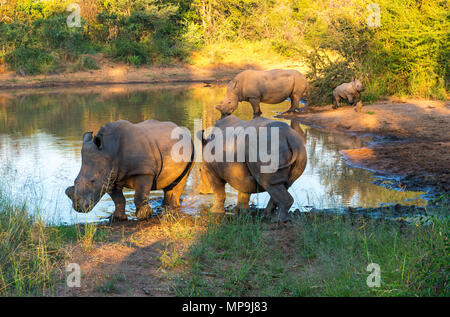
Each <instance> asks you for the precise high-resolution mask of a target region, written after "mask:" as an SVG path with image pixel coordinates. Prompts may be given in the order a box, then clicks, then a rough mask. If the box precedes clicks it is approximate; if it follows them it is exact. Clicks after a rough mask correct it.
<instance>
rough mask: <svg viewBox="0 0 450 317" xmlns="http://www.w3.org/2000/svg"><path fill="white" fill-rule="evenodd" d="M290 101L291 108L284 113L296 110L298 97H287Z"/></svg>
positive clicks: (298, 101) (293, 95)
mask: <svg viewBox="0 0 450 317" xmlns="http://www.w3.org/2000/svg"><path fill="white" fill-rule="evenodd" d="M289 98H290V99H291V107H290V108H289V109H288V111H286V112H295V109H297V108H298V104H299V103H300V98H301V97H300V96H297V95H295V94H292V95H290V96H289Z"/></svg>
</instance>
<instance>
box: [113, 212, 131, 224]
mask: <svg viewBox="0 0 450 317" xmlns="http://www.w3.org/2000/svg"><path fill="white" fill-rule="evenodd" d="M127 220H128V217H127V215H125V214H119V215H116V214H112V215H111V216H110V217H109V222H111V223H113V222H121V221H127Z"/></svg>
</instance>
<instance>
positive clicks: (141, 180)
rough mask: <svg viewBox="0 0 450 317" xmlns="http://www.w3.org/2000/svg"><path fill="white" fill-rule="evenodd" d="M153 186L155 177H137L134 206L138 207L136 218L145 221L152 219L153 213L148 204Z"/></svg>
mask: <svg viewBox="0 0 450 317" xmlns="http://www.w3.org/2000/svg"><path fill="white" fill-rule="evenodd" d="M152 185H153V175H141V176H137V177H136V179H135V183H134V190H135V194H134V204H135V205H136V218H138V219H139V220H145V219H147V218H150V216H151V215H152V213H153V211H152V208H151V207H150V206H149V204H148V196H149V193H150V190H151V189H152Z"/></svg>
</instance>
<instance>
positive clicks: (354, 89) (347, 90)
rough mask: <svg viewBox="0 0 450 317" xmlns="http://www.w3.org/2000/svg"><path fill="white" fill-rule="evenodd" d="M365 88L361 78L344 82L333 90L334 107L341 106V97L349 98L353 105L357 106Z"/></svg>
mask: <svg viewBox="0 0 450 317" xmlns="http://www.w3.org/2000/svg"><path fill="white" fill-rule="evenodd" d="M364 90H365V88H364V86H363V84H362V83H361V81H360V80H359V79H356V80H353V81H352V82H350V83H343V84H340V85H339V86H337V87H336V88H334V90H333V109H337V108H338V107H340V106H341V105H340V103H339V102H340V101H341V99H347V100H348V102H349V103H350V104H351V105H352V106H356V104H357V103H358V101H359V98H360V96H361V92H362V91H364Z"/></svg>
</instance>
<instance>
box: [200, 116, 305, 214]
mask: <svg viewBox="0 0 450 317" xmlns="http://www.w3.org/2000/svg"><path fill="white" fill-rule="evenodd" d="M291 126H292V127H289V125H287V124H286V123H284V122H279V121H272V120H269V119H267V118H264V117H258V118H255V119H253V120H250V121H242V120H240V119H238V118H237V117H235V116H227V117H225V118H222V119H221V120H219V121H217V122H216V124H215V126H214V128H213V130H212V132H211V134H210V135H209V137H208V138H207V139H206V140H205V139H203V164H202V166H201V170H200V180H201V182H204V183H207V184H201V185H200V186H199V187H200V188H202V189H200V191H201V192H203V193H205V192H206V193H208V192H211V191H209V188H208V187H211V189H212V192H213V193H214V205H213V208H212V211H213V212H224V202H225V184H226V183H228V184H230V185H231V186H232V187H233V188H235V189H237V190H238V206H239V207H242V208H245V209H247V208H248V202H249V199H250V194H252V193H259V192H264V191H267V192H268V193H269V195H270V201H269V203H268V205H267V207H266V209H265V214H266V215H270V214H271V213H272V212H273V211H274V210H275V208H276V207H278V208H279V213H278V220H279V221H281V222H284V221H287V220H289V217H288V211H289V208H290V207H291V206H292V204H293V203H294V199H293V198H292V196H291V194H290V193H289V192H288V189H289V187H290V186H291V185H292V184H293V183H294V181H295V180H296V179H298V178H299V177H300V175H302V173H303V171H304V170H305V167H306V150H305V146H304V142H305V141H304V139H302V137H304V134H303V131H302V130H301V128H300V126H299V125H298V124H293V123H291ZM210 152H211V153H212V152H214V154H213V156H214V157H209V156H211V155H210V154H209V153H210Z"/></svg>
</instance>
